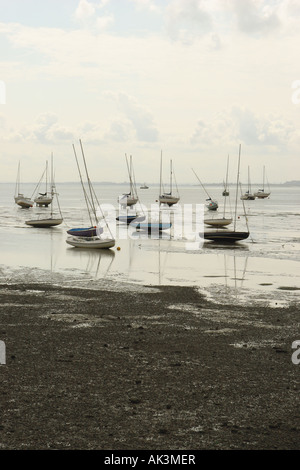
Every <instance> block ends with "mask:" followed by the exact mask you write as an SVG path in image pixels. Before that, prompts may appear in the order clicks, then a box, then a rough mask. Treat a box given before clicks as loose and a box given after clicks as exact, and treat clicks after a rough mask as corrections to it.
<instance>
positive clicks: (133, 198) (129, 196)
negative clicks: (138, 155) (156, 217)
mask: <svg viewBox="0 0 300 470" xmlns="http://www.w3.org/2000/svg"><path fill="white" fill-rule="evenodd" d="M125 157H126V161H127V155H126V154H125ZM127 162H128V161H127ZM127 169H128V175H129V186H130V190H129V193H125V194H122V196H119V199H118V202H119V203H120V204H121V206H125V207H126V206H127V207H131V206H134V205H135V204H136V203H137V202H138V196H137V193H136V189H135V186H134V184H133V180H132V156H131V155H130V166H128V164H127Z"/></svg>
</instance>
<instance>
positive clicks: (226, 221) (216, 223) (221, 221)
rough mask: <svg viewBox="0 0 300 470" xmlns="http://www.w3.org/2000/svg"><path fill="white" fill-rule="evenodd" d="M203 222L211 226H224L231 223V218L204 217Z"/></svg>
mask: <svg viewBox="0 0 300 470" xmlns="http://www.w3.org/2000/svg"><path fill="white" fill-rule="evenodd" d="M204 223H205V224H206V225H211V226H213V227H224V226H225V225H230V224H231V223H232V219H224V218H223V219H206V220H204Z"/></svg>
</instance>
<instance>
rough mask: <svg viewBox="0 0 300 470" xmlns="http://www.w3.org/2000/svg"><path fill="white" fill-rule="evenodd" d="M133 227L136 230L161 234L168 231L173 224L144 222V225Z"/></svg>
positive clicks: (137, 224)
mask: <svg viewBox="0 0 300 470" xmlns="http://www.w3.org/2000/svg"><path fill="white" fill-rule="evenodd" d="M131 225H132V226H133V227H135V229H136V230H145V231H147V232H160V231H161V230H168V229H169V228H170V227H171V226H172V224H171V223H168V222H166V223H158V222H157V223H155V222H149V223H148V222H144V223H136V224H135V223H134V222H133V223H132V224H131Z"/></svg>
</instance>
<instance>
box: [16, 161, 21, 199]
mask: <svg viewBox="0 0 300 470" xmlns="http://www.w3.org/2000/svg"><path fill="white" fill-rule="evenodd" d="M19 193H20V160H19V164H18V173H17V180H16V188H15V196H18V195H19Z"/></svg>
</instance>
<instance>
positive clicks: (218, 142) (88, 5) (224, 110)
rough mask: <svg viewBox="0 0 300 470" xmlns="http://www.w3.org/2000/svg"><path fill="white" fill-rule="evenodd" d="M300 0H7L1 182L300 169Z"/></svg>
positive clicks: (1, 69) (0, 2)
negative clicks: (79, 160)
mask: <svg viewBox="0 0 300 470" xmlns="http://www.w3.org/2000/svg"><path fill="white" fill-rule="evenodd" d="M299 46H300V0H269V1H264V0H39V1H36V0H0V139H1V140H0V141H1V152H0V161H1V166H0V169H1V172H0V182H13V181H15V180H16V176H17V167H18V162H19V161H20V165H21V180H22V181H24V182H26V181H28V182H32V181H38V180H39V179H40V176H41V174H42V172H43V170H44V167H45V163H46V160H48V161H51V155H52V154H53V161H54V166H55V178H56V181H57V182H63V181H79V175H78V171H77V166H76V161H75V157H74V152H73V144H74V146H75V149H76V152H77V156H78V157H80V156H81V153H80V146H79V139H81V141H82V145H83V149H84V153H85V157H86V161H87V165H88V168H89V172H90V177H91V180H92V181H95V182H96V181H113V182H123V181H126V180H128V175H127V166H126V158H125V155H127V156H129V155H132V161H133V165H134V172H135V177H136V180H137V181H139V182H144V181H145V182H148V183H157V184H158V183H159V178H160V158H161V156H162V161H163V179H165V180H168V178H169V176H168V172H169V167H170V160H172V162H173V168H174V172H175V176H176V180H177V183H178V184H185V183H189V184H197V180H196V178H195V175H194V173H193V172H192V168H193V169H194V170H195V172H196V173H197V174H198V176H199V178H200V179H201V181H202V182H203V183H204V184H205V183H207V184H208V183H213V182H223V180H224V179H225V177H226V165H227V157H228V156H229V180H230V181H235V180H236V172H237V164H238V152H239V145H241V172H240V178H241V181H242V182H245V183H246V182H247V177H248V167H249V171H250V178H251V182H261V181H262V175H263V166H265V169H266V175H267V179H268V181H269V183H270V184H272V183H283V182H285V181H290V180H297V179H298V180H300V159H299V157H300V62H299Z"/></svg>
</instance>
